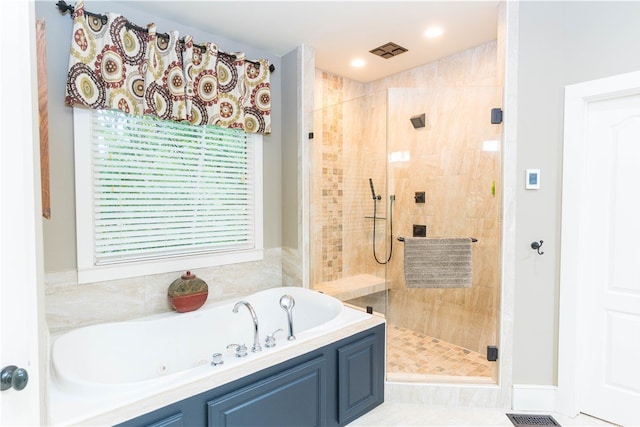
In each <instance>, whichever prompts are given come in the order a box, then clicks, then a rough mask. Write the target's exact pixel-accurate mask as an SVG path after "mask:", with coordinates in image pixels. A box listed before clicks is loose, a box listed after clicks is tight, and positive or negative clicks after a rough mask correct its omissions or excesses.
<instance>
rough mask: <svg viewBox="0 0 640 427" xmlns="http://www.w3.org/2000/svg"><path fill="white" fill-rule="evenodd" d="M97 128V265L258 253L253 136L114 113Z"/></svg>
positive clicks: (101, 115)
mask: <svg viewBox="0 0 640 427" xmlns="http://www.w3.org/2000/svg"><path fill="white" fill-rule="evenodd" d="M91 128H92V132H91V145H92V174H93V210H94V212H93V214H94V217H93V221H94V247H95V253H94V256H95V263H96V265H101V264H110V263H119V262H125V261H138V260H145V259H154V258H163V257H170V256H178V255H193V254H203V253H210V252H219V251H233V250H242V249H250V248H253V247H254V227H255V221H254V219H255V206H254V197H253V193H254V187H255V176H254V172H253V162H254V159H253V156H254V150H253V144H252V139H251V137H250V136H248V135H247V134H246V133H244V132H243V131H238V130H234V129H223V128H218V127H214V126H192V125H189V124H182V123H177V122H170V121H162V120H159V119H156V118H153V117H149V116H132V115H127V114H124V113H121V112H119V111H114V110H95V111H93V112H92V119H91Z"/></svg>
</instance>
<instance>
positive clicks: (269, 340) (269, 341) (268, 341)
mask: <svg viewBox="0 0 640 427" xmlns="http://www.w3.org/2000/svg"><path fill="white" fill-rule="evenodd" d="M278 332H282V328H278V329H276V330H275V331H273V333H272V334H271V335H267V337H266V338H265V339H264V346H265V347H269V348H271V347H275V346H276V337H275V335H276V334H277V333H278Z"/></svg>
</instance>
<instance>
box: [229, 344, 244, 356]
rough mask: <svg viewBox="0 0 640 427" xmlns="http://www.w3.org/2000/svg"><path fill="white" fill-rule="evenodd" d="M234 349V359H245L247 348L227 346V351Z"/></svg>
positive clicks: (233, 345) (238, 345)
mask: <svg viewBox="0 0 640 427" xmlns="http://www.w3.org/2000/svg"><path fill="white" fill-rule="evenodd" d="M234 347H235V349H236V357H245V356H246V355H247V346H246V345H244V344H229V345H228V346H227V350H233V348H234Z"/></svg>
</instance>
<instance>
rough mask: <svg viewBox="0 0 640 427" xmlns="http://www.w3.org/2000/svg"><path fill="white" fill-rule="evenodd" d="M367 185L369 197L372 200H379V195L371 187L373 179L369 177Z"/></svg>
mask: <svg viewBox="0 0 640 427" xmlns="http://www.w3.org/2000/svg"><path fill="white" fill-rule="evenodd" d="M369 187H370V188H371V197H373V200H380V196H376V190H374V189H373V180H372V179H371V178H369Z"/></svg>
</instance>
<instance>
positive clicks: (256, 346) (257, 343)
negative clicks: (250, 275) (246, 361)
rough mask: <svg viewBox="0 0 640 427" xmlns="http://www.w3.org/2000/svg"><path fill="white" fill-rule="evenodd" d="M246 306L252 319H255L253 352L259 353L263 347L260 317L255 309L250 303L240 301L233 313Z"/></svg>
mask: <svg viewBox="0 0 640 427" xmlns="http://www.w3.org/2000/svg"><path fill="white" fill-rule="evenodd" d="M242 305H244V306H245V307H247V309H248V310H249V313H250V314H251V318H252V319H253V346H252V347H251V351H252V352H254V353H257V352H258V351H262V347H261V346H260V332H259V328H258V315H257V314H256V311H255V310H254V309H253V306H252V305H251V304H250V303H249V302H248V301H244V300H243V301H238V302H237V303H236V305H234V306H233V312H234V313H237V312H238V309H239V308H240V306H242Z"/></svg>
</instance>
